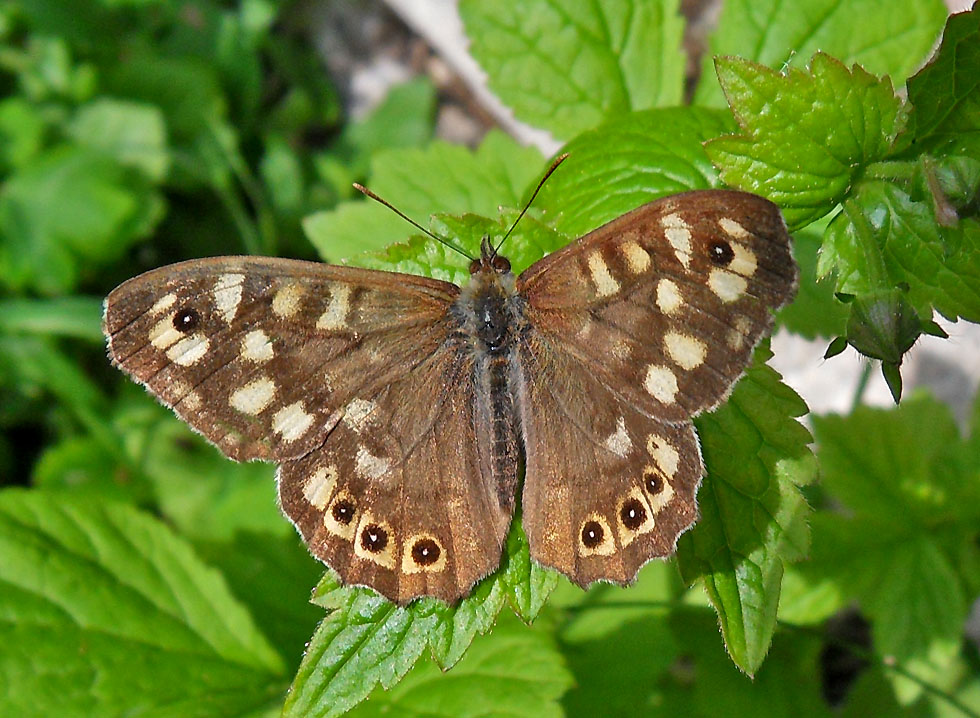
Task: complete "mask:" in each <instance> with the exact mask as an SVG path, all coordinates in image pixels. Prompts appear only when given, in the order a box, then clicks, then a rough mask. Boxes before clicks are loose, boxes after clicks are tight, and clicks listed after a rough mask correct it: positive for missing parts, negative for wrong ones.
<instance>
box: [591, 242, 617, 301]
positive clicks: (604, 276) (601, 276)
mask: <svg viewBox="0 0 980 718" xmlns="http://www.w3.org/2000/svg"><path fill="white" fill-rule="evenodd" d="M589 273H590V274H591V275H592V282H593V283H594V284H595V289H596V293H598V295H599V296H600V297H608V296H609V295H611V294H615V293H616V292H618V291H619V282H617V281H616V280H615V279H613V276H612V275H611V274H610V273H609V267H607V266H606V263H605V261H604V260H603V259H602V255H601V254H599V252H593V253H592V254H590V255H589Z"/></svg>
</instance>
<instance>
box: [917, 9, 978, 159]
mask: <svg viewBox="0 0 980 718" xmlns="http://www.w3.org/2000/svg"><path fill="white" fill-rule="evenodd" d="M977 67H980V11H978V10H976V9H975V10H973V11H972V12H963V13H957V14H955V15H951V16H950V17H949V20H948V21H947V22H946V29H945V30H944V31H943V40H942V44H941V45H940V47H939V50H938V52H937V53H936V55H935V57H933V59H932V61H931V62H930V63H929V64H928V65H926V66H925V67H923V68H922V69H921V70H919V71H918V72H917V73H916V74H915V75H914V76H913V77H911V78H909V81H908V89H909V101H910V102H911V103H912V105H913V106H914V107H915V137H916V140H917V141H924V140H927V139H930V138H931V141H932V142H933V143H937V142H941V141H943V140H946V139H949V138H947V137H944V135H949V134H956V133H961V132H977V131H978V130H980V75H978V74H977V72H976V68H977Z"/></svg>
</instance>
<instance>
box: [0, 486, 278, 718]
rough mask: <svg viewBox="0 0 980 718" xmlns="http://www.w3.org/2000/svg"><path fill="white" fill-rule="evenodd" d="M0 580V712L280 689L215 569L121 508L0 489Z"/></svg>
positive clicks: (83, 711) (225, 698)
mask: <svg viewBox="0 0 980 718" xmlns="http://www.w3.org/2000/svg"><path fill="white" fill-rule="evenodd" d="M0 583H2V584H3V587H4V588H3V590H2V591H0V615H2V616H3V620H2V621H0V634H2V639H3V644H4V646H5V648H4V651H3V652H2V653H0V673H2V674H3V675H4V676H5V677H6V679H7V680H6V686H7V687H6V689H5V690H4V691H3V692H2V693H0V712H2V713H4V714H5V715H16V716H23V717H24V718H32V717H37V718H42V717H44V718H46V717H47V716H53V715H57V716H65V717H66V718H69V717H71V716H92V715H106V716H108V715H126V714H133V713H140V714H142V715H153V716H159V717H160V718H163V717H164V716H174V717H175V718H176V717H178V716H179V717H180V718H189V717H192V716H201V717H202V718H204V717H207V718H210V717H212V716H217V715H239V714H242V713H247V712H251V711H254V710H257V709H258V708H260V707H262V706H265V705H267V704H268V703H270V702H271V701H275V700H276V699H277V697H278V696H279V695H280V694H281V691H282V690H283V688H284V676H283V667H282V661H281V659H280V658H279V656H278V655H277V654H276V653H275V651H274V650H273V649H272V648H271V647H270V646H269V644H268V643H267V642H266V640H265V638H264V637H263V636H262V635H261V634H260V633H259V632H258V630H257V629H256V627H255V625H254V624H253V622H252V620H251V617H250V616H249V615H248V613H247V612H246V611H245V610H244V609H243V608H242V606H241V605H240V604H239V603H237V602H236V601H235V599H234V598H233V597H232V596H231V594H230V593H229V592H228V588H227V586H226V585H225V583H224V581H223V580H222V578H221V576H220V575H219V574H218V573H217V572H215V571H214V570H213V569H209V568H207V567H206V566H205V565H204V564H203V563H201V561H200V560H199V559H197V557H196V556H194V554H193V552H192V551H191V549H190V547H189V546H187V544H186V543H185V542H184V541H183V540H181V539H180V538H178V537H177V536H175V535H174V534H173V533H172V532H171V531H170V530H169V529H168V528H167V527H165V526H164V525H162V524H161V523H159V522H158V521H156V520H155V519H153V518H151V517H150V516H148V515H146V514H144V513H141V512H139V511H136V510H134V509H132V508H130V507H128V506H122V505H117V504H113V503H111V502H105V501H99V502H91V501H85V500H81V499H78V498H70V497H67V496H60V497H59V496H52V495H46V494H44V493H42V492H38V491H35V492H26V491H20V490H6V491H4V492H2V493H0Z"/></svg>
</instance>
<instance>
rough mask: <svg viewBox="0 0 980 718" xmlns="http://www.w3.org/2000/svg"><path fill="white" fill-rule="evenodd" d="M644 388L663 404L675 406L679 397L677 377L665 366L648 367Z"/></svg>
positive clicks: (652, 365)
mask: <svg viewBox="0 0 980 718" xmlns="http://www.w3.org/2000/svg"><path fill="white" fill-rule="evenodd" d="M643 386H644V388H645V389H646V390H647V393H649V394H650V396H652V397H653V398H654V399H656V400H657V401H659V402H661V403H662V404H673V403H674V400H675V397H676V396H677V377H676V376H674V372H672V371H671V370H670V369H669V368H667V367H665V366H659V365H657V364H651V365H650V366H648V367H647V375H646V379H644V381H643Z"/></svg>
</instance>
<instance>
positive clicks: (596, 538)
mask: <svg viewBox="0 0 980 718" xmlns="http://www.w3.org/2000/svg"><path fill="white" fill-rule="evenodd" d="M604 537H605V531H603V530H602V524H600V523H599V522H598V521H586V522H585V525H584V526H582V545H583V546H585V548H595V547H596V546H598V545H599V544H601V543H602V539H603V538H604Z"/></svg>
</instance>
